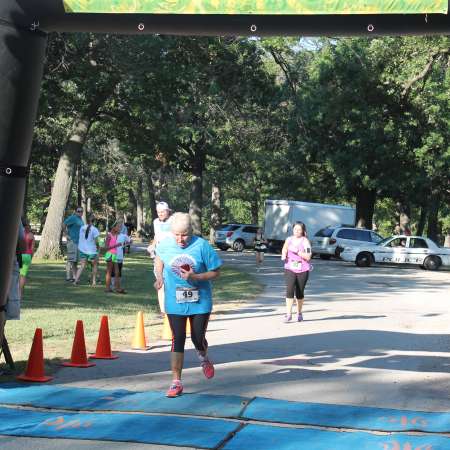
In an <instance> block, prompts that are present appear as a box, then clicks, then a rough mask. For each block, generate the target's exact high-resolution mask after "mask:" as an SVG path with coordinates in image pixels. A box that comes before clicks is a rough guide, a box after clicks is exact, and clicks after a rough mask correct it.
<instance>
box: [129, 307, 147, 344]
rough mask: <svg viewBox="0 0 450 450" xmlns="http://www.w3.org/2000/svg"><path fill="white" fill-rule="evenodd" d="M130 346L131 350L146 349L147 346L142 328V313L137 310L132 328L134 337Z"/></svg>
mask: <svg viewBox="0 0 450 450" xmlns="http://www.w3.org/2000/svg"><path fill="white" fill-rule="evenodd" d="M131 348H132V349H133V350H148V349H149V346H148V345H147V343H146V339H145V329H144V313H143V312H142V311H139V312H138V314H137V318H136V326H135V328H134V337H133V340H132V342H131Z"/></svg>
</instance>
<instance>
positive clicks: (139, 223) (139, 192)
mask: <svg viewBox="0 0 450 450" xmlns="http://www.w3.org/2000/svg"><path fill="white" fill-rule="evenodd" d="M143 216H144V205H143V186H142V178H139V179H138V182H137V186H136V231H137V232H138V233H139V232H140V231H142V228H143V225H144V223H143V222H144V217H143Z"/></svg>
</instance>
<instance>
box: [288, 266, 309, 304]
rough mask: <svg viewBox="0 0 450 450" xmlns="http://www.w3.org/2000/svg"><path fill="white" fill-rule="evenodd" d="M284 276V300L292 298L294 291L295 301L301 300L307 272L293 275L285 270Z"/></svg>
mask: <svg viewBox="0 0 450 450" xmlns="http://www.w3.org/2000/svg"><path fill="white" fill-rule="evenodd" d="M284 275H285V278H286V298H294V291H295V297H296V298H297V300H303V298H304V297H305V286H306V282H307V281H308V277H309V272H301V273H294V272H292V271H290V270H287V269H285V271H284Z"/></svg>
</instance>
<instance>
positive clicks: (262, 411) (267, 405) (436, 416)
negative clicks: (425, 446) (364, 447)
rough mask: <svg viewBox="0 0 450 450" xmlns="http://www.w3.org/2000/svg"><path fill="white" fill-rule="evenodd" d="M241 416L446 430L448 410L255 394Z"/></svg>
mask: <svg viewBox="0 0 450 450" xmlns="http://www.w3.org/2000/svg"><path fill="white" fill-rule="evenodd" d="M242 417H244V418H246V419H253V420H260V421H266V422H280V423H290V424H298V425H319V426H327V427H336V428H353V429H359V430H374V431H376V430H380V431H414V430H417V431H425V432H430V433H433V432H434V433H447V432H450V413H448V412H444V413H438V412H423V411H408V410H399V409H387V408H368V407H364V406H348V405H331V404H326V403H297V402H288V401H283V400H272V399H268V398H259V397H257V398H255V399H254V400H253V401H252V402H251V403H250V404H249V405H248V407H247V408H246V410H245V411H244V414H243V416H242ZM449 448H450V447H449ZM421 450H422V449H421ZM433 450H434V447H433Z"/></svg>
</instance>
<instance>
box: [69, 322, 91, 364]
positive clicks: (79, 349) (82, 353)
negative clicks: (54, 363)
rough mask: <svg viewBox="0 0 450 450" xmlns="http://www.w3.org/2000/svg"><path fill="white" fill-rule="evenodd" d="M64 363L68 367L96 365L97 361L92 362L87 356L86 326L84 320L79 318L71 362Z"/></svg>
mask: <svg viewBox="0 0 450 450" xmlns="http://www.w3.org/2000/svg"><path fill="white" fill-rule="evenodd" d="M62 365H63V366H68V367H92V366H95V363H90V362H89V361H88V358H87V354H86V342H85V340H84V328H83V321H82V320H77V325H76V327H75V337H74V339H73V345H72V355H71V357H70V362H64V363H62Z"/></svg>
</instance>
